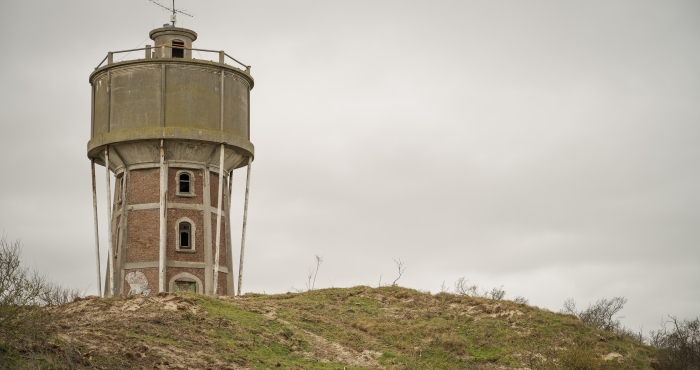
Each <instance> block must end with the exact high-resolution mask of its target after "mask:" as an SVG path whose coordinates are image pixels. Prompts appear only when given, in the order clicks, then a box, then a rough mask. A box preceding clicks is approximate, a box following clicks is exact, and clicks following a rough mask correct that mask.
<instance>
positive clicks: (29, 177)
mask: <svg viewBox="0 0 700 370" xmlns="http://www.w3.org/2000/svg"><path fill="white" fill-rule="evenodd" d="M177 5H178V6H182V7H183V8H185V9H187V10H189V11H190V12H192V13H195V15H196V16H195V17H194V18H186V17H180V23H179V25H180V26H183V23H182V21H184V27H186V28H191V29H193V30H195V31H196V32H197V33H198V34H199V39H198V40H197V41H196V42H195V46H196V47H201V48H207V49H216V50H219V49H223V50H226V51H227V53H228V54H230V55H232V56H234V57H236V58H238V59H239V60H241V61H243V62H244V63H246V64H250V65H252V66H253V67H252V73H253V76H254V78H255V80H256V83H255V88H254V89H253V91H252V93H251V99H252V106H251V111H252V113H251V140H252V142H253V143H254V144H255V146H256V158H255V162H254V166H253V175H252V181H251V195H250V211H249V227H248V238H247V239H248V240H247V244H246V245H247V248H246V265H245V280H244V290H245V291H256V292H263V291H264V292H267V293H280V292H286V291H289V290H291V289H292V288H296V289H302V288H304V286H305V280H306V274H307V272H308V269H309V267H311V266H312V265H313V260H314V255H315V254H319V255H322V256H323V260H324V262H323V264H322V265H321V268H320V271H319V274H318V281H317V287H322V288H323V287H330V286H335V287H348V286H354V285H371V286H377V284H378V283H379V279H380V277H381V279H382V282H383V283H389V282H391V281H393V279H395V278H396V276H397V271H396V266H395V264H394V261H393V259H401V261H404V262H405V264H406V266H407V269H406V272H405V274H404V276H403V277H402V278H401V280H399V284H400V285H403V286H407V287H412V288H416V289H422V290H430V291H431V292H433V293H434V292H437V291H439V290H440V286H441V284H443V282H444V283H445V285H447V286H450V287H451V286H452V285H453V284H454V282H455V281H456V280H457V279H458V278H459V277H466V278H467V279H469V280H470V281H471V282H473V283H476V284H478V285H479V286H481V287H483V288H488V289H490V288H492V287H499V286H501V285H502V286H503V288H504V289H505V290H506V291H507V295H506V298H511V299H512V298H514V297H515V296H517V295H522V296H524V297H526V298H528V299H529V300H530V303H531V304H533V305H537V306H540V307H547V308H549V309H551V310H555V311H556V310H559V309H560V308H561V306H562V303H563V302H564V300H565V299H566V298H568V297H573V298H575V299H576V300H577V301H578V302H579V305H580V306H586V305H587V304H588V303H589V302H592V301H595V300H597V299H599V298H604V297H606V298H612V297H613V296H624V297H626V298H628V300H629V301H628V304H627V307H626V308H625V310H624V311H623V315H624V316H626V317H625V318H624V319H623V323H624V324H625V325H627V326H629V327H630V328H632V329H635V330H637V329H639V327H640V326H644V330H645V331H646V330H648V329H653V328H656V327H658V322H659V321H660V319H661V318H662V317H663V316H664V315H667V314H673V315H678V316H680V317H696V316H698V314H700V192H699V189H700V146H698V141H699V140H700V3H699V2H697V1H666V0H665V1H641V0H631V1H608V0H605V1H589V0H587V1H579V2H573V1H567V2H563V1H479V2H477V1H405V0H402V1H327V0H323V1H320V0H319V1H245V2H244V1H194V0H179V1H178V2H177ZM167 21H168V13H167V12H165V11H162V10H160V9H159V8H158V7H156V6H155V5H153V4H151V3H150V2H149V1H147V0H121V1H96V0H83V1H74V0H66V1H60V2H59V1H10V0H0V31H1V32H2V35H3V37H2V38H3V44H2V48H1V49H0V50H1V53H2V55H1V56H0V230H4V233H5V235H7V236H8V237H9V238H11V239H20V240H21V241H22V243H23V245H24V255H25V259H26V261H27V263H28V264H30V265H33V266H36V267H37V268H39V269H40V270H42V271H46V272H47V273H48V274H50V275H51V276H52V278H53V279H54V280H56V281H57V282H60V283H62V284H64V285H67V286H72V287H73V286H74V287H78V288H80V289H85V290H86V293H87V294H95V293H96V287H95V283H94V281H95V278H94V276H95V266H94V246H93V229H92V204H91V201H92V197H91V191H90V162H89V161H88V159H87V157H86V144H87V141H88V139H89V134H90V127H89V125H90V86H89V83H88V76H89V74H90V73H91V72H92V71H93V69H94V67H95V66H97V64H98V63H99V62H100V60H102V58H104V56H105V55H106V53H107V52H108V51H116V50H123V49H130V48H134V47H137V46H140V45H141V46H142V45H144V44H147V43H149V42H150V43H151V44H152V41H151V40H150V39H148V40H144V39H147V37H148V32H149V31H150V30H151V29H152V28H154V27H158V26H160V25H162V24H163V23H166V22H167ZM131 57H133V55H132V56H130V57H128V58H131ZM195 57H198V56H197V55H195ZM103 171H104V169H103V168H102V167H98V169H97V174H98V180H99V182H98V206H99V207H100V218H101V221H102V226H105V224H104V220H105V219H106V208H105V207H106V205H105V201H104V199H105V194H104V191H105V190H104V182H103V179H104V172H103ZM244 177H245V170H237V171H236V172H234V180H235V184H234V185H235V186H234V194H235V196H236V198H235V199H234V203H233V213H234V220H233V221H234V223H235V224H234V227H233V235H237V237H236V238H235V239H234V250H235V253H236V254H237V253H238V247H237V243H238V241H237V240H238V239H239V237H240V224H241V219H242V208H243V206H242V196H243V190H244ZM105 232H106V231H105V229H104V228H103V229H101V235H102V236H104V235H105ZM101 245H102V257H103V260H104V257H105V256H106V248H105V246H106V242H105V239H104V238H103V239H102V244H101ZM102 271H104V267H103V270H102Z"/></svg>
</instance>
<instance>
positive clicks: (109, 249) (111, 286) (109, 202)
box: [105, 145, 114, 297]
mask: <svg viewBox="0 0 700 370" xmlns="http://www.w3.org/2000/svg"><path fill="white" fill-rule="evenodd" d="M105 180H106V185H107V276H108V277H109V278H108V279H107V280H108V281H109V296H110V297H112V296H114V266H113V264H114V251H113V250H112V197H111V195H112V187H111V186H110V175H109V145H105ZM105 284H107V281H105Z"/></svg>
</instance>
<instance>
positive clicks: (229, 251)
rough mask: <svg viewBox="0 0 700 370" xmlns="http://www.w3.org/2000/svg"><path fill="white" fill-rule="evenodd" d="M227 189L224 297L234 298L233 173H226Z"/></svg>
mask: <svg viewBox="0 0 700 370" xmlns="http://www.w3.org/2000/svg"><path fill="white" fill-rule="evenodd" d="M227 177H228V187H227V188H226V198H225V201H226V268H227V269H228V274H226V295H229V296H235V295H236V287H235V285H234V280H233V247H232V243H231V187H232V186H233V184H232V183H233V171H231V172H229V173H228V176H227Z"/></svg>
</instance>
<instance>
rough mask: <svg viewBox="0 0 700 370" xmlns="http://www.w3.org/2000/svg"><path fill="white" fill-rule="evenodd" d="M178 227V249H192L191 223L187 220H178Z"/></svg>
mask: <svg viewBox="0 0 700 370" xmlns="http://www.w3.org/2000/svg"><path fill="white" fill-rule="evenodd" d="M178 229H179V234H180V238H179V239H180V246H179V247H180V249H192V225H191V224H190V223H189V222H180V225H179V227H178Z"/></svg>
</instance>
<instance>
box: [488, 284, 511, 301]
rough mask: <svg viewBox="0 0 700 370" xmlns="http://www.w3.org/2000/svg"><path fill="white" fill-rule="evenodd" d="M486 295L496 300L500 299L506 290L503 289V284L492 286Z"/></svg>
mask: <svg viewBox="0 0 700 370" xmlns="http://www.w3.org/2000/svg"><path fill="white" fill-rule="evenodd" d="M487 296H488V297H489V298H491V299H495V300H497V301H500V300H501V299H503V298H504V297H505V296H506V291H505V290H503V285H501V287H500V288H493V289H491V291H490V292H488V293H487Z"/></svg>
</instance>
